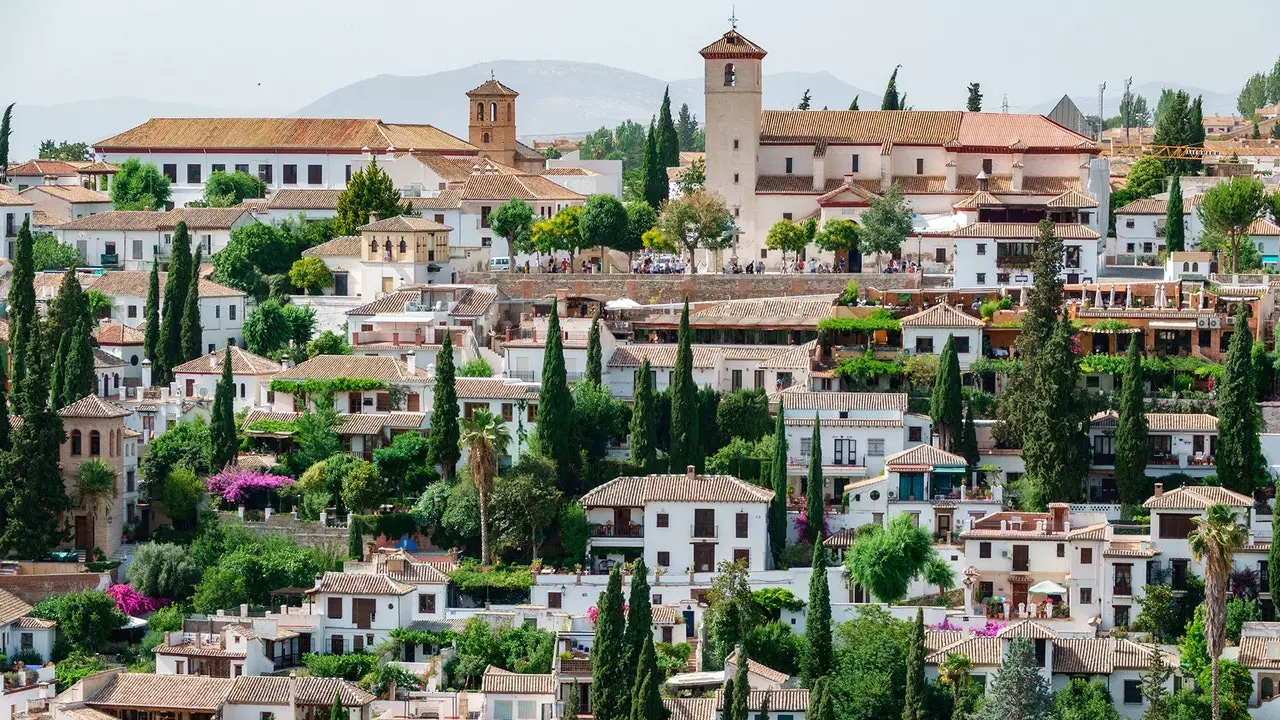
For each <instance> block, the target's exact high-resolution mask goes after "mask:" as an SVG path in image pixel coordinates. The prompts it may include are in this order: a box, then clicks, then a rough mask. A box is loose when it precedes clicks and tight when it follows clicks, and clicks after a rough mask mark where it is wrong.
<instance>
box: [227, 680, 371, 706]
mask: <svg viewBox="0 0 1280 720" xmlns="http://www.w3.org/2000/svg"><path fill="white" fill-rule="evenodd" d="M291 687H292V688H293V692H296V693H297V704H298V705H308V706H313V707H329V706H332V705H333V698H334V697H337V696H341V698H342V704H343V706H344V707H363V706H365V705H368V704H369V703H371V702H373V701H374V697H373V696H372V695H370V694H369V693H367V692H365V691H364V690H361V689H360V688H358V687H356V686H355V685H352V684H351V683H349V682H347V681H345V680H343V679H341V678H322V677H298V678H287V677H270V676H266V675H241V676H240V677H238V678H236V680H235V684H234V685H232V686H231V691H230V692H229V693H228V694H227V703H229V704H231V705H288V704H289V695H290V694H292V693H291V690H290V688H291Z"/></svg>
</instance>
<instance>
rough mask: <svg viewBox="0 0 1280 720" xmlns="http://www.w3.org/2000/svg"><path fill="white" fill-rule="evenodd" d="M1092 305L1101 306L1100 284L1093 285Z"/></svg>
mask: <svg viewBox="0 0 1280 720" xmlns="http://www.w3.org/2000/svg"><path fill="white" fill-rule="evenodd" d="M1093 306H1094V307H1102V286H1101V285H1094V286H1093Z"/></svg>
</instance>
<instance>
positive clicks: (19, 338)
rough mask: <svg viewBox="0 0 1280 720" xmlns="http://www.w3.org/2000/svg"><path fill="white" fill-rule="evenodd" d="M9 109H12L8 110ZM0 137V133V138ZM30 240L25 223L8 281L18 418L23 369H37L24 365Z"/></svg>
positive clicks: (30, 323)
mask: <svg viewBox="0 0 1280 720" xmlns="http://www.w3.org/2000/svg"><path fill="white" fill-rule="evenodd" d="M10 108H12V105H11V106H10ZM3 135H4V133H3V132H0V137H3ZM33 242H34V240H33V238H32V237H31V223H30V220H29V219H24V220H23V221H22V226H21V227H19V228H18V239H17V240H16V241H15V242H14V245H13V258H12V259H11V261H12V263H13V272H12V274H11V275H10V281H9V307H8V314H9V347H8V350H9V353H10V354H11V355H12V357H13V376H12V378H11V379H12V381H13V389H14V391H15V393H14V402H13V406H14V411H15V413H16V414H19V415H20V414H22V412H23V410H24V409H25V408H24V407H23V404H22V403H23V402H24V399H25V398H24V397H23V395H22V393H21V392H18V391H19V390H20V388H21V386H22V384H23V383H25V382H26V379H27V368H28V367H32V368H34V367H38V365H37V364H36V363H31V362H28V358H27V356H28V354H29V349H28V345H29V344H30V342H31V337H32V336H33V335H36V334H38V333H39V324H38V322H37V319H36V287H35V283H36V272H35V266H34V263H33V258H32V245H33Z"/></svg>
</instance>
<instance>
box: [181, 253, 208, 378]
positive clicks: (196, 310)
mask: <svg viewBox="0 0 1280 720" xmlns="http://www.w3.org/2000/svg"><path fill="white" fill-rule="evenodd" d="M203 251H204V248H203V247H202V246H199V245H197V246H196V256H195V259H194V260H192V261H191V277H190V281H189V282H188V283H187V293H186V298H185V300H184V302H183V305H182V333H181V342H182V356H181V357H182V361H181V362H179V363H178V365H181V364H182V363H184V362H187V361H188V360H195V359H196V358H198V357H200V356H201V355H203V354H204V353H202V352H201V351H200V346H201V345H202V344H204V327H203V326H202V325H201V323H200V255H201V254H202V252H203ZM174 367H177V365H175V366H174Z"/></svg>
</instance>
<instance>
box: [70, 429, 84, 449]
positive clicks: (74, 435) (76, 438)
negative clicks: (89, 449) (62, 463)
mask: <svg viewBox="0 0 1280 720" xmlns="http://www.w3.org/2000/svg"><path fill="white" fill-rule="evenodd" d="M83 442H84V438H83V436H82V435H81V434H80V431H79V430H72V431H71V454H72V455H79V454H80V453H82V452H83V451H84V450H83V448H82V444H83Z"/></svg>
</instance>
